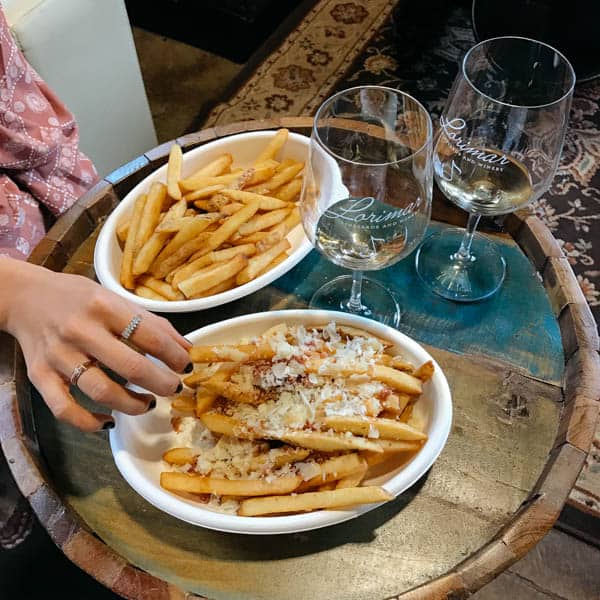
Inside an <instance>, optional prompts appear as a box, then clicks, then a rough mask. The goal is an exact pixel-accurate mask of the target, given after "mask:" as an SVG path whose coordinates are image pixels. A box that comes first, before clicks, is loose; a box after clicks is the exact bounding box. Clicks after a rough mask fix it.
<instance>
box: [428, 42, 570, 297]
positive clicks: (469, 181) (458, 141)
mask: <svg viewBox="0 0 600 600" xmlns="http://www.w3.org/2000/svg"><path fill="white" fill-rule="evenodd" d="M574 86H575V73H574V71H573V68H572V67H571V65H570V63H569V61H568V60H567V59H566V58H565V57H564V56H563V55H562V54H561V53H560V52H558V50H555V49H554V48H552V47H551V46H548V45H547V44H544V43H542V42H538V41H535V40H530V39H527V38H522V37H512V36H509V37H499V38H493V39H489V40H485V41H483V42H481V43H479V44H477V45H475V46H473V47H472V48H471V49H470V50H469V51H468V52H467V54H466V55H465V57H464V59H463V63H462V69H461V71H460V72H459V74H458V76H457V78H456V80H455V82H454V86H453V88H452V90H451V92H450V96H449V97H448V101H447V103H446V107H445V109H444V112H443V114H442V116H441V117H440V126H439V129H438V132H437V134H436V139H435V141H434V152H433V166H434V177H435V181H436V183H437V185H438V187H439V188H440V189H441V191H442V192H443V193H444V195H445V196H446V197H447V198H448V199H449V200H451V201H452V202H454V203H455V204H457V205H458V206H459V207H461V208H463V209H464V210H466V211H468V212H469V220H468V224H467V228H466V231H465V230H462V229H454V228H449V229H445V230H443V231H442V232H440V233H436V234H434V235H432V236H429V237H428V238H427V239H426V240H425V241H424V242H423V244H422V245H421V247H420V248H419V249H418V251H417V254H416V267H417V273H418V274H419V276H420V278H421V280H422V281H423V283H424V284H425V285H426V286H427V287H429V288H430V289H431V290H432V291H433V292H435V293H437V294H439V295H440V296H443V297H445V298H448V299H450V300H455V301H459V302H470V301H475V300H481V299H483V298H487V297H489V296H491V295H492V294H493V293H494V292H495V291H496V290H498V289H499V287H500V286H501V285H502V282H503V280H504V276H505V273H506V263H505V261H504V258H503V257H502V254H501V251H500V249H499V246H498V245H497V244H495V243H494V242H492V241H490V240H489V239H488V238H487V237H485V236H482V235H480V234H476V233H475V229H476V228H477V225H478V223H479V220H480V218H481V216H482V215H485V216H493V215H502V214H507V213H510V212H513V211H515V210H517V209H519V208H521V207H523V206H525V205H526V204H528V203H529V202H531V201H533V200H535V199H537V198H539V197H540V195H541V194H542V193H543V192H544V191H546V190H547V189H548V187H549V186H550V183H551V181H552V179H553V177H554V175H555V173H556V170H557V168H558V163H559V160H560V155H561V150H562V145H563V140H564V136H565V132H566V129H567V123H568V118H569V108H570V105H571V98H572V95H573V88H574Z"/></svg>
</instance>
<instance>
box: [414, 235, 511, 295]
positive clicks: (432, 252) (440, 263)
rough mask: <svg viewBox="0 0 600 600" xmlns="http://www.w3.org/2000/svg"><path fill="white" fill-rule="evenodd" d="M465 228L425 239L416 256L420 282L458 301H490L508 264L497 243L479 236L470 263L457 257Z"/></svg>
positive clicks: (475, 239) (475, 240)
mask: <svg viewBox="0 0 600 600" xmlns="http://www.w3.org/2000/svg"><path fill="white" fill-rule="evenodd" d="M464 233H465V232H464V230H463V229H455V228H451V229H445V230H444V231H442V232H440V233H435V234H433V235H431V236H429V237H428V238H426V239H425V240H424V241H423V243H422V244H421V246H420V247H419V249H418V250H417V253H416V256H415V265H416V268H417V273H418V275H419V277H420V278H421V281H422V282H423V283H424V284H425V286H427V287H428V288H429V289H430V290H431V291H433V292H435V293H436V294H438V295H439V296H442V297H443V298H447V299H448V300H454V301H456V302H475V301H476V300H483V299H484V298H489V297H490V296H491V295H492V294H494V293H495V292H496V291H497V290H498V288H500V286H501V285H502V282H503V281H504V276H505V274H506V261H505V260H504V258H503V257H502V254H500V252H499V249H498V246H497V244H495V243H494V242H491V241H490V240H488V239H487V238H486V237H485V236H483V235H480V234H478V233H476V234H475V235H474V236H473V242H472V244H471V257H470V260H464V259H463V260H461V259H459V258H457V257H456V252H457V251H458V249H459V248H460V244H461V241H462V239H463V236H464Z"/></svg>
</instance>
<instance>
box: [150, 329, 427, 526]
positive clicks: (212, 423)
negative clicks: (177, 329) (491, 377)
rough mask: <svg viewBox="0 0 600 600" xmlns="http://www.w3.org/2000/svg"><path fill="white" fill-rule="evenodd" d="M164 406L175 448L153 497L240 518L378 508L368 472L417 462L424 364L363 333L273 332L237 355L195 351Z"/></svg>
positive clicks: (378, 494)
mask: <svg viewBox="0 0 600 600" xmlns="http://www.w3.org/2000/svg"><path fill="white" fill-rule="evenodd" d="M190 356H191V358H192V361H193V362H194V367H195V368H194V371H193V372H192V373H191V374H190V375H188V376H186V377H185V378H184V383H185V384H186V388H185V389H184V391H183V392H182V394H181V395H180V396H178V397H176V398H173V399H172V409H173V411H174V415H175V416H174V417H173V425H174V428H175V431H177V432H178V437H179V438H180V439H181V444H180V445H179V446H178V447H176V448H172V449H171V450H169V451H167V452H166V453H165V454H164V456H163V459H164V461H165V464H166V465H168V469H167V470H165V471H163V472H162V474H161V486H162V487H163V488H165V489H167V490H170V491H172V492H175V493H187V494H195V495H196V497H197V498H198V499H200V500H202V501H204V502H208V503H210V504H211V506H215V507H218V508H220V509H222V510H230V511H235V512H237V514H239V515H242V516H258V515H274V514H288V513H295V512H303V511H309V510H318V509H323V508H341V507H347V506H351V505H356V504H365V503H373V502H382V501H386V500H390V499H391V498H392V496H391V495H390V494H389V493H388V492H387V491H386V490H385V489H383V488H381V487H378V486H361V484H362V482H363V480H364V479H365V478H366V476H367V471H368V469H369V467H370V466H373V465H376V464H378V463H380V462H383V461H384V460H386V459H387V458H389V457H390V456H392V455H395V454H398V453H409V454H408V455H406V456H410V453H415V452H418V451H419V450H420V448H421V447H422V446H423V444H424V443H425V441H426V440H427V434H426V433H425V431H424V429H425V423H423V422H422V420H421V418H420V417H419V416H418V414H417V412H416V411H415V412H414V413H413V407H414V406H415V404H416V403H418V401H419V398H420V397H421V394H422V392H423V385H424V383H425V382H426V381H427V380H428V379H429V378H430V377H431V376H432V375H433V363H431V362H427V363H425V364H423V365H419V366H418V367H417V366H413V365H412V364H410V363H409V362H407V361H406V360H405V359H404V358H403V357H401V356H396V355H395V354H394V353H392V352H390V344H389V343H388V342H386V341H385V340H383V339H379V338H377V337H375V336H373V335H372V334H370V333H368V332H366V331H364V330H361V329H357V328H354V327H347V326H342V325H336V324H335V323H328V324H324V325H322V326H316V327H304V326H303V325H287V324H284V323H282V324H279V325H277V326H275V327H272V328H270V329H269V330H268V331H266V332H264V333H263V334H262V335H260V336H258V337H256V338H254V339H251V340H248V341H247V343H240V344H236V345H196V346H194V347H192V348H191V349H190Z"/></svg>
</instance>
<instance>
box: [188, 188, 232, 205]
mask: <svg viewBox="0 0 600 600" xmlns="http://www.w3.org/2000/svg"><path fill="white" fill-rule="evenodd" d="M223 189H225V186H224V185H223V184H222V183H219V184H216V185H209V186H207V187H205V188H200V189H199V190H195V191H193V192H188V193H187V194H185V195H184V196H183V199H184V200H185V201H186V202H194V201H196V200H201V199H203V198H210V197H211V196H212V195H214V194H216V193H217V192H220V191H221V190H223Z"/></svg>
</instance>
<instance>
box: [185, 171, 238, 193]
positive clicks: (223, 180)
mask: <svg viewBox="0 0 600 600" xmlns="http://www.w3.org/2000/svg"><path fill="white" fill-rule="evenodd" d="M241 174H242V171H241V170H236V171H232V172H231V173H227V174H225V175H216V176H214V177H206V176H201V177H194V178H193V177H188V178H187V179H180V180H179V187H180V189H181V190H182V191H183V192H195V191H196V190H199V189H202V188H206V187H209V186H212V185H225V186H227V185H230V184H232V183H233V182H235V181H236V180H237V179H238V178H239V177H240V175H241Z"/></svg>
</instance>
